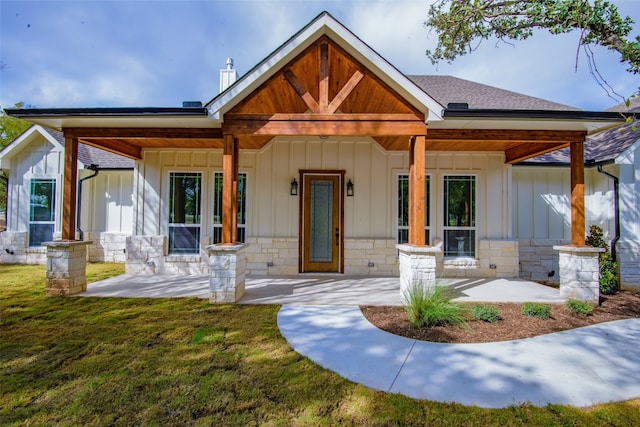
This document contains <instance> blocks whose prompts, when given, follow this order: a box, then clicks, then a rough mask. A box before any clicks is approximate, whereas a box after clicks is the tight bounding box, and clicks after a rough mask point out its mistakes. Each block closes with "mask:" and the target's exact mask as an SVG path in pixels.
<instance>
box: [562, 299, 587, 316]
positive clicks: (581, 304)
mask: <svg viewBox="0 0 640 427" xmlns="http://www.w3.org/2000/svg"><path fill="white" fill-rule="evenodd" d="M564 306H565V308H566V309H567V310H569V311H570V312H572V313H573V314H581V315H583V316H588V315H590V314H591V313H593V306H592V305H591V304H589V303H588V302H587V301H580V300H577V299H570V300H568V301H567V302H566V303H565V305H564Z"/></svg>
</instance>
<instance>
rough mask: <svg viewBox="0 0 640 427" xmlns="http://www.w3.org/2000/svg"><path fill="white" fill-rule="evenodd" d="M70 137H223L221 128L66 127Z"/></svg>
mask: <svg viewBox="0 0 640 427" xmlns="http://www.w3.org/2000/svg"><path fill="white" fill-rule="evenodd" d="M63 132H64V135H65V137H67V136H68V137H70V138H128V139H131V138H164V139H170V138H180V139H190V138H194V139H202V138H213V139H222V137H223V135H222V129H220V128H64V129H63Z"/></svg>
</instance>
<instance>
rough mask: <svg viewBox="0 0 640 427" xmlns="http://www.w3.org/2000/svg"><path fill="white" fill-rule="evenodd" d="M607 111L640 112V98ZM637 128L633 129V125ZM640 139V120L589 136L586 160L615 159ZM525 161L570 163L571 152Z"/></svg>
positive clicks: (601, 160) (556, 152)
mask: <svg viewBox="0 0 640 427" xmlns="http://www.w3.org/2000/svg"><path fill="white" fill-rule="evenodd" d="M606 111H617V112H620V113H625V112H629V113H634V112H636V113H637V112H640V98H634V99H633V100H631V104H630V105H629V106H628V107H627V105H626V103H624V102H623V103H621V104H618V105H615V106H613V107H611V108H608V109H607V110H606ZM634 126H635V127H636V130H633V127H634ZM638 140H640V120H636V121H635V122H634V123H630V124H624V125H620V126H616V127H615V128H612V129H609V130H606V131H603V132H599V133H596V134H594V135H590V136H588V137H587V140H586V142H585V144H584V159H585V161H590V160H593V161H594V162H596V163H601V162H606V161H611V160H614V159H615V158H616V157H618V156H619V155H620V154H622V153H624V152H625V151H626V150H627V149H628V148H629V147H631V146H632V145H633V144H635V143H636V142H637V141H638ZM525 163H529V164H531V163H535V164H544V163H567V164H568V163H570V153H569V149H568V148H564V149H562V150H558V151H553V152H551V153H547V154H543V155H541V156H538V157H535V158H533V159H529V160H527V161H526V162H525Z"/></svg>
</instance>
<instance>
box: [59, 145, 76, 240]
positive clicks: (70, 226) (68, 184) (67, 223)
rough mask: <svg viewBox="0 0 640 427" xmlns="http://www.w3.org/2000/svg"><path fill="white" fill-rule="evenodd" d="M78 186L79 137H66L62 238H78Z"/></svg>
mask: <svg viewBox="0 0 640 427" xmlns="http://www.w3.org/2000/svg"><path fill="white" fill-rule="evenodd" d="M77 187H78V138H76V137H65V139H64V183H63V186H62V189H63V190H62V240H75V239H76V197H77V196H76V192H77Z"/></svg>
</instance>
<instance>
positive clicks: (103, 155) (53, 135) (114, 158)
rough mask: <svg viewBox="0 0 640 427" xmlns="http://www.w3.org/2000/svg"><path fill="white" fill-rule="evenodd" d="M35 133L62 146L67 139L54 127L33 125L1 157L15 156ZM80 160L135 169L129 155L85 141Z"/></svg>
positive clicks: (79, 147) (104, 165) (107, 167)
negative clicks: (90, 144) (115, 152)
mask: <svg viewBox="0 0 640 427" xmlns="http://www.w3.org/2000/svg"><path fill="white" fill-rule="evenodd" d="M35 134H40V135H41V136H42V137H44V138H45V139H47V140H48V141H49V142H50V143H52V144H53V145H57V146H59V147H60V148H63V147H64V142H65V141H64V134H63V133H62V132H59V131H57V130H53V129H45V128H43V127H42V126H39V125H33V126H31V127H29V128H28V129H27V130H25V131H24V132H23V133H22V134H21V135H19V136H18V137H17V138H16V139H15V140H14V141H13V142H12V143H11V144H9V145H8V146H7V147H5V149H4V150H2V151H1V152H0V159H1V158H3V157H6V158H7V159H9V158H11V157H13V156H14V155H15V154H16V153H17V152H19V151H20V150H21V146H22V145H23V144H27V143H28V141H31V137H32V136H33V135H35ZM78 161H79V162H80V163H82V164H83V165H85V166H89V165H92V164H95V165H98V168H99V169H133V166H134V161H133V160H131V159H129V158H127V157H123V156H120V155H118V154H114V153H110V152H108V151H105V150H101V149H99V148H96V147H92V146H89V145H86V144H83V143H79V144H78Z"/></svg>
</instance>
